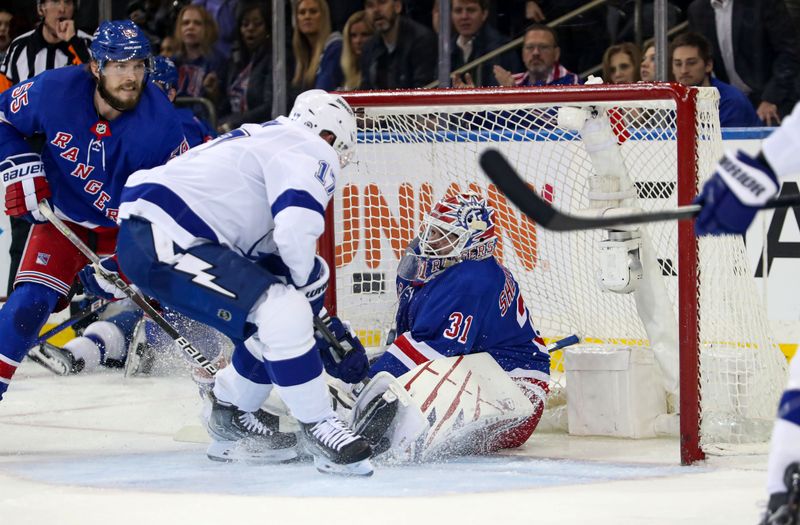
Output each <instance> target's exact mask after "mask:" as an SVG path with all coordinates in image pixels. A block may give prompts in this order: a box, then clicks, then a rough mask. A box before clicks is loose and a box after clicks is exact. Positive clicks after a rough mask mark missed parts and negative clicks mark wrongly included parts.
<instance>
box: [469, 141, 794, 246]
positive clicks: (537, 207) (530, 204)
mask: <svg viewBox="0 0 800 525" xmlns="http://www.w3.org/2000/svg"><path fill="white" fill-rule="evenodd" d="M480 165H481V168H482V169H483V171H484V172H485V173H486V176H487V177H489V179H490V180H491V181H492V182H493V183H494V184H495V185H496V186H497V187H498V188H499V189H500V191H502V192H503V193H504V194H505V195H506V197H508V198H509V200H511V202H513V203H514V204H515V205H516V206H517V208H519V209H520V211H521V212H522V213H524V214H525V215H527V216H528V217H529V218H530V219H531V220H533V221H535V222H536V223H537V224H540V225H542V227H544V228H547V229H548V230H552V231H561V232H567V231H577V230H593V229H597V228H611V227H613V226H625V225H629V224H643V223H648V222H659V221H673V220H683V219H691V218H694V217H695V216H696V215H697V214H698V213H700V209H701V208H702V206H700V205H699V204H690V205H688V206H678V207H677V208H675V209H674V210H667V211H657V212H645V213H630V214H626V215H617V216H615V217H577V216H575V215H570V214H568V213H563V212H560V211H558V210H557V209H556V208H554V207H553V206H551V205H550V204H549V203H548V202H547V201H545V200H544V199H542V198H541V197H539V195H538V194H537V193H536V192H535V191H534V190H532V189H531V188H530V187H529V186H528V185H527V184H526V183H525V182H524V181H523V180H522V178H521V177H520V176H519V173H517V171H516V170H515V169H514V168H513V167H512V166H511V164H509V163H508V161H507V160H506V158H505V157H504V156H503V154H502V153H500V152H499V151H497V150H494V149H488V150H486V151H484V152H483V153H482V154H481V158H480ZM798 205H800V195H785V196H783V197H778V198H776V199H772V200H770V201H768V202H767V203H766V204H764V206H763V208H764V209H768V208H788V207H791V206H798Z"/></svg>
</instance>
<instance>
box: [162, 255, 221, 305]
mask: <svg viewBox="0 0 800 525" xmlns="http://www.w3.org/2000/svg"><path fill="white" fill-rule="evenodd" d="M213 267H214V265H213V264H209V263H207V262H206V261H204V260H203V259H200V258H198V257H195V256H194V255H192V254H191V253H187V254H185V255H183V256H182V257H181V258H180V260H179V261H178V262H177V263H176V264H175V269H176V270H178V271H179V272H183V273H185V274H188V275H193V276H194V277H192V282H193V283H196V284H199V285H200V286H203V287H205V288H208V289H209V290H214V291H215V292H217V293H219V294H222V295H225V296H227V297H231V298H233V299H235V298H236V294H235V293H233V292H231V291H229V290H226V289H225V288H223V287H221V286H220V285H218V284H217V283H215V282H214V279H216V278H217V276H216V275H211V274H210V273H206V270H210V269H211V268H213Z"/></svg>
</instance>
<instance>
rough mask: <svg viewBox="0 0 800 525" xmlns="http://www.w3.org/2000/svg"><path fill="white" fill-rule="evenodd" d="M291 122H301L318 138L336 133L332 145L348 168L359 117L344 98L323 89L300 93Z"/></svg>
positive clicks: (340, 161) (341, 161)
mask: <svg viewBox="0 0 800 525" xmlns="http://www.w3.org/2000/svg"><path fill="white" fill-rule="evenodd" d="M289 120H294V121H297V122H299V123H300V124H302V125H303V126H305V127H307V128H308V129H310V130H311V131H312V132H313V133H314V134H315V135H319V134H320V133H322V132H323V131H327V132H328V133H331V134H333V135H334V136H335V139H334V141H333V143H332V144H331V146H333V149H334V150H336V154H337V155H339V163H340V164H341V166H342V167H343V168H344V167H345V166H347V164H348V163H349V162H350V160H351V158H352V156H353V150H354V148H355V145H356V117H355V114H354V113H353V109H352V108H351V107H350V104H348V103H347V102H346V101H345V100H344V99H343V98H342V97H340V96H339V95H334V94H331V93H328V92H327V91H323V90H321V89H311V90H308V91H305V92H303V93H300V95H298V96H297V99H296V100H295V102H294V106H292V111H291V112H290V113H289Z"/></svg>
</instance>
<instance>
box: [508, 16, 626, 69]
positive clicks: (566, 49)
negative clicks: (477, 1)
mask: <svg viewBox="0 0 800 525" xmlns="http://www.w3.org/2000/svg"><path fill="white" fill-rule="evenodd" d="M586 3H588V2H587V0H536V1H533V0H527V1H525V2H520V1H517V0H503V1H502V2H495V4H497V10H498V12H499V13H498V14H499V15H501V16H498V22H501V23H502V25H498V27H500V28H501V30H503V31H507V32H512V34H515V35H516V34H519V32H520V30H521V29H522V28H524V26H522V27H520V24H522V23H524V22H525V21H527V24H525V25H528V24H530V23H545V22H550V21H552V20H555V19H557V18H559V17H561V16H563V15H566V14H567V13H570V12H571V11H574V10H575V9H577V8H580V7H583V6H584V5H585V4H586ZM609 3H611V2H609ZM617 3H618V2H617ZM607 10H608V8H607V7H606V5H599V6H596V7H594V8H593V9H590V10H588V11H584V12H583V13H582V14H580V15H578V16H577V17H575V18H572V19H570V20H568V21H566V22H564V23H562V24H560V25H559V26H558V27H556V28H554V31H555V32H556V35H557V40H558V42H559V47H560V54H561V60H562V62H563V63H565V64H569V65H570V67H572V68H574V70H575V71H578V72H580V71H585V70H587V69H590V68H592V67H594V66H596V65H597V64H598V63H599V62H600V61H601V60H602V58H603V51H604V50H605V49H606V48H607V47H608V46H609V45H610V44H611V43H612V42H611V41H610V39H609V37H608V28H607V20H606V12H607ZM507 27H508V28H507Z"/></svg>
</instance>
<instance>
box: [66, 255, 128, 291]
mask: <svg viewBox="0 0 800 525" xmlns="http://www.w3.org/2000/svg"><path fill="white" fill-rule="evenodd" d="M100 266H101V267H102V268H103V273H100V272H98V270H97V268H95V267H94V265H93V264H87V265H86V266H84V268H83V270H81V271H80V272H79V273H78V277H79V278H80V280H81V283H82V284H83V287H84V289H85V290H86V293H87V294H89V295H93V296H95V297H101V298H103V299H109V300H111V301H113V300H115V299H125V298H126V297H127V295H125V292H123V291H122V290H120V289H119V288H118V287H117V286H116V285H115V284H114V282H113V280H114V279H122V280H123V281H124V282H125V284H128V285H131V283H130V281H129V280H128V279H127V278H126V277H125V276H124V275H123V274H122V273H121V272H120V270H119V263H118V262H117V256H116V255H112V256H109V257H106V258H104V259H101V260H100ZM103 274H105V275H103Z"/></svg>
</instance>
